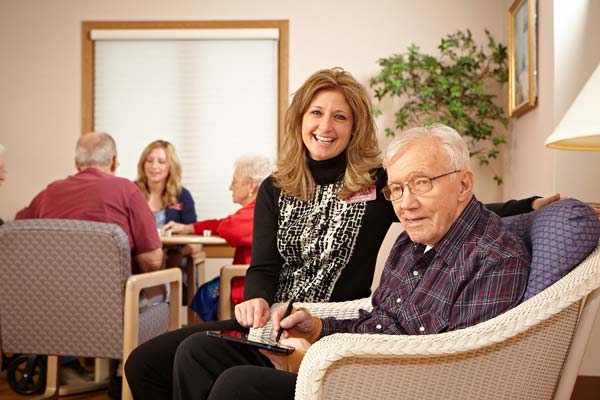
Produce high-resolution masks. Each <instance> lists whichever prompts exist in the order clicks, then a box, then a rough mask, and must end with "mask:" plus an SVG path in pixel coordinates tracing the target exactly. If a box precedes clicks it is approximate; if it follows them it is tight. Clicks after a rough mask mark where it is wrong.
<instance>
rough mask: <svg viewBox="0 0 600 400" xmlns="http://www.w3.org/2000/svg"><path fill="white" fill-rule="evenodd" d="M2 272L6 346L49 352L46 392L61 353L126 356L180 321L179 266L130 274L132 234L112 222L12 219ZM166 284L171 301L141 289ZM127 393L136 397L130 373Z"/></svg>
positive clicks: (53, 390) (0, 255)
mask: <svg viewBox="0 0 600 400" xmlns="http://www.w3.org/2000/svg"><path fill="white" fill-rule="evenodd" d="M0 275H1V276H2V279H0V317H1V326H2V329H1V343H2V350H3V351H5V352H11V353H25V354H46V355H49V357H48V369H47V370H48V372H47V379H46V393H45V396H46V397H47V398H56V397H57V396H58V374H59V363H58V356H67V355H71V356H78V357H94V358H95V357H99V358H112V359H121V360H123V362H124V361H125V360H126V359H127V356H128V355H129V353H130V352H131V350H133V349H134V348H135V347H136V346H137V345H138V344H139V343H142V342H144V341H146V340H148V339H150V338H152V337H154V336H157V335H159V334H161V333H164V332H166V331H167V330H170V329H176V328H179V327H180V320H181V318H180V310H181V271H180V270H179V269H175V268H173V269H167V270H160V271H155V272H150V273H144V274H137V275H132V274H131V259H130V249H129V242H128V238H127V236H126V235H125V233H124V232H123V231H122V229H121V228H119V227H118V226H116V225H114V224H106V223H100V222H89V221H73V220H58V219H54V220H49V219H48V220H44V219H38V220H22V221H11V222H7V223H6V224H4V225H3V226H2V227H0ZM164 284H168V285H169V286H170V295H169V298H168V299H167V300H168V301H167V302H165V301H161V302H158V303H156V304H154V302H153V301H149V300H148V298H146V296H145V295H144V292H143V291H144V289H146V288H149V287H154V286H157V285H164ZM161 300H164V299H161ZM140 301H141V302H142V303H143V304H142V306H141V307H140ZM122 395H123V399H130V398H131V394H130V393H129V388H128V386H127V382H126V379H125V378H124V379H123V392H122Z"/></svg>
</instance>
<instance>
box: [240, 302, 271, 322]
mask: <svg viewBox="0 0 600 400" xmlns="http://www.w3.org/2000/svg"><path fill="white" fill-rule="evenodd" d="M269 318H271V309H270V307H269V303H267V301H266V300H265V299H263V298H257V299H250V300H246V301H244V302H242V303H240V304H237V305H236V306H235V319H236V320H237V322H239V324H240V325H242V326H243V327H245V328H255V329H256V328H262V327H263V326H265V325H266V324H267V322H269Z"/></svg>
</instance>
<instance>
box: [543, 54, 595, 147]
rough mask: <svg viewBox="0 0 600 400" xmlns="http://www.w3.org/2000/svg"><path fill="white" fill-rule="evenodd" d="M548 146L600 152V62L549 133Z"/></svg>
mask: <svg viewBox="0 0 600 400" xmlns="http://www.w3.org/2000/svg"><path fill="white" fill-rule="evenodd" d="M546 146H548V147H551V148H554V149H562V150H596V151H600V65H598V66H597V67H596V70H595V71H594V73H593V74H592V77H591V78H590V79H589V80H588V81H587V82H586V84H585V86H584V87H583V89H582V90H581V92H579V94H578V95H577V98H576V99H575V101H574V102H573V104H571V107H569V110H568V111H567V112H566V114H565V115H564V116H563V117H562V119H561V120H560V122H559V123H558V126H557V127H556V128H555V129H554V132H552V134H551V135H550V136H548V138H547V139H546Z"/></svg>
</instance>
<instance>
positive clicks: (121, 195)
mask: <svg viewBox="0 0 600 400" xmlns="http://www.w3.org/2000/svg"><path fill="white" fill-rule="evenodd" d="M117 165H118V163H117V148H116V145H115V141H114V139H113V138H112V137H111V136H110V135H108V134H106V133H98V132H92V133H86V134H84V135H82V136H81V137H80V138H79V140H78V141H77V146H76V148H75V166H76V167H77V171H78V172H77V174H75V175H71V176H69V177H67V178H66V179H61V180H58V181H55V182H52V183H51V184H49V185H48V186H47V187H46V189H44V190H42V191H41V192H40V193H39V194H38V195H37V196H35V198H34V199H33V200H32V201H31V204H29V206H27V207H25V208H24V209H22V210H21V211H19V212H18V213H17V216H16V217H15V219H31V218H60V219H78V220H86V221H98V222H110V223H113V224H117V225H119V226H120V227H121V229H123V231H124V232H125V234H126V235H127V237H128V238H129V246H130V248H131V255H132V273H138V272H149V271H155V270H157V269H160V268H161V266H162V260H163V251H162V244H161V242H160V238H159V237H158V232H157V231H156V222H155V219H154V215H152V212H151V211H150V208H148V205H147V204H146V200H145V199H144V196H143V195H142V192H140V190H139V189H138V188H137V186H135V184H134V183H132V182H131V181H130V180H128V179H124V178H119V177H116V176H115V175H114V174H115V171H116V169H117Z"/></svg>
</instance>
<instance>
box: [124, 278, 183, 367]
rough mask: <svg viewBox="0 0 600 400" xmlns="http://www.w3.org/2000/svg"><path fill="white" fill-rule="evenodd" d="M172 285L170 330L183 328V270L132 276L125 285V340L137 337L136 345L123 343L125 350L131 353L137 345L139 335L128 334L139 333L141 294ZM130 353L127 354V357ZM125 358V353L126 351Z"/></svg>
mask: <svg viewBox="0 0 600 400" xmlns="http://www.w3.org/2000/svg"><path fill="white" fill-rule="evenodd" d="M167 283H168V284H169V285H170V294H169V299H168V301H169V316H170V318H169V319H170V322H169V330H173V329H177V328H180V327H181V315H180V313H181V270H180V269H179V268H167V269H162V270H159V271H153V272H146V273H143V274H136V275H131V276H130V277H129V279H127V284H126V285H125V306H124V307H125V308H124V323H125V327H124V330H125V334H124V337H125V338H131V337H135V338H136V339H135V340H136V343H123V348H124V349H125V348H129V349H130V351H131V350H133V348H135V346H136V345H137V335H134V336H132V335H129V334H127V332H138V319H139V318H138V317H139V308H140V292H141V291H142V289H146V288H150V287H154V286H158V285H163V284H167ZM128 354H129V352H127V355H128ZM124 357H125V351H124Z"/></svg>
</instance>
